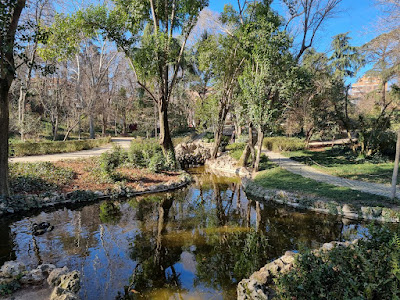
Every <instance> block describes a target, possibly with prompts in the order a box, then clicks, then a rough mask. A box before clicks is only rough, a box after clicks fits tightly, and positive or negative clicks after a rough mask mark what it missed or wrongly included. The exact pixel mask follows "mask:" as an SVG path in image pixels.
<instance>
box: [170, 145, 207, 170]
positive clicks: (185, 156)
mask: <svg viewBox="0 0 400 300" xmlns="http://www.w3.org/2000/svg"><path fill="white" fill-rule="evenodd" d="M175 155H176V159H177V160H178V162H179V163H180V165H181V166H182V167H189V166H199V165H204V163H205V162H206V160H207V159H209V158H210V157H211V147H210V145H208V144H204V143H201V142H193V143H182V144H179V145H178V146H176V147H175Z"/></svg>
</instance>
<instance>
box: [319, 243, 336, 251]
mask: <svg viewBox="0 0 400 300" xmlns="http://www.w3.org/2000/svg"><path fill="white" fill-rule="evenodd" d="M333 248H334V245H333V244H332V243H325V244H323V245H322V248H321V249H322V250H325V251H329V250H332V249H333Z"/></svg>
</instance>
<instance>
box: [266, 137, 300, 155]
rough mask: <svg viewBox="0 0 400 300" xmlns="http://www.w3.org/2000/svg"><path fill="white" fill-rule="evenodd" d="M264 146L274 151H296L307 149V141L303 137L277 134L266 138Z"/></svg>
mask: <svg viewBox="0 0 400 300" xmlns="http://www.w3.org/2000/svg"><path fill="white" fill-rule="evenodd" d="M263 147H264V149H268V150H271V151H274V152H280V151H295V150H301V149H305V147H306V143H305V140H304V139H301V138H296V137H285V136H276V137H266V138H264V140H263Z"/></svg>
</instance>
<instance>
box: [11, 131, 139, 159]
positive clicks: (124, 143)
mask: <svg viewBox="0 0 400 300" xmlns="http://www.w3.org/2000/svg"><path fill="white" fill-rule="evenodd" d="M133 139H134V138H131V137H116V138H112V139H111V143H110V144H107V145H104V146H101V147H97V148H93V149H90V150H82V151H77V152H69V153H57V154H46V155H33V156H23V157H12V158H9V160H8V161H9V162H12V163H14V162H32V163H33V162H44V161H48V162H56V161H60V160H67V159H79V158H87V157H92V156H99V155H101V154H102V153H104V152H106V151H108V150H111V149H112V146H113V144H114V145H118V146H121V148H123V149H128V148H129V145H130V143H131V141H132V140H133Z"/></svg>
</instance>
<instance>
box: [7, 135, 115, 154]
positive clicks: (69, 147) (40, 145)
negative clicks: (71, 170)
mask: <svg viewBox="0 0 400 300" xmlns="http://www.w3.org/2000/svg"><path fill="white" fill-rule="evenodd" d="M110 142H111V138H110V137H106V138H100V139H95V140H73V141H65V142H61V141H57V142H37V143H35V142H23V143H17V144H14V143H13V144H11V145H10V153H11V155H12V156H29V155H43V154H53V153H68V152H75V151H81V150H88V149H93V148H96V147H99V146H102V145H105V144H108V143H110Z"/></svg>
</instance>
